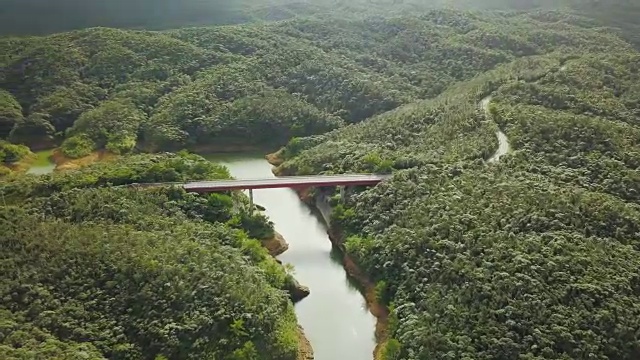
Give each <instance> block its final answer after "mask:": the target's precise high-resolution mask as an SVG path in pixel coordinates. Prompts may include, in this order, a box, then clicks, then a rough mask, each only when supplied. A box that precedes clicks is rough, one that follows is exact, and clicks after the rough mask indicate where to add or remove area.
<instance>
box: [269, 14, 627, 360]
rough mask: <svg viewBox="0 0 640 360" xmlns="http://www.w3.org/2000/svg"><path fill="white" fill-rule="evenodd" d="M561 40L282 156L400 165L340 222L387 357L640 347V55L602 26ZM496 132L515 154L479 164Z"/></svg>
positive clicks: (321, 163) (617, 354)
mask: <svg viewBox="0 0 640 360" xmlns="http://www.w3.org/2000/svg"><path fill="white" fill-rule="evenodd" d="M528 16H532V17H533V18H536V19H537V20H538V21H542V22H544V23H545V25H544V26H540V28H545V29H547V30H548V29H553V28H555V27H558V26H563V27H564V26H565V25H560V23H556V20H557V18H556V17H555V15H552V14H535V15H527V17H528ZM519 19H520V21H519V23H520V24H522V23H525V22H524V21H523V20H522V18H519ZM567 29H569V28H566V27H565V32H564V35H563V36H561V37H558V38H556V42H548V40H547V41H545V42H544V43H545V44H547V45H549V46H550V47H552V48H555V49H558V50H559V51H557V52H553V51H552V52H550V53H549V54H547V55H542V56H540V55H533V56H528V57H523V58H521V59H517V60H515V61H513V62H510V63H509V64H506V65H500V66H498V67H496V69H494V70H491V71H488V72H486V73H484V74H482V75H480V76H478V77H476V78H474V79H473V80H471V81H468V82H462V83H460V84H459V85H457V86H454V87H453V88H450V89H449V90H447V91H446V92H445V93H443V94H442V95H440V96H438V97H436V98H435V99H433V100H430V101H423V102H417V103H413V104H410V105H406V106H402V107H400V108H399V109H397V110H395V111H392V112H389V113H385V114H381V115H378V116H376V117H374V118H372V119H371V120H368V121H366V122H363V123H361V124H357V125H354V126H349V127H345V128H343V129H338V130H335V131H332V132H331V133H328V134H326V135H321V136H317V137H312V138H305V139H294V141H292V142H291V143H290V144H289V145H288V146H287V147H286V148H285V149H284V150H283V151H281V152H280V155H281V156H283V157H284V158H285V159H287V161H286V162H285V163H284V164H283V165H281V166H280V168H279V169H278V170H279V171H280V172H281V173H286V174H294V173H295V174H309V173H331V172H337V173H338V172H345V171H391V170H392V169H394V168H395V169H403V168H404V169H408V170H404V171H398V172H396V173H395V174H394V178H393V181H391V182H389V183H385V184H383V185H380V186H378V187H376V188H374V189H370V190H365V189H361V190H360V192H359V193H358V194H356V195H353V196H351V197H349V199H348V201H347V203H346V204H343V205H337V206H336V208H335V209H334V213H333V220H332V224H335V225H336V227H337V228H338V229H339V230H341V231H342V236H343V239H344V241H345V242H344V245H345V247H346V249H347V251H348V253H349V254H351V255H352V256H353V257H354V258H355V259H356V261H357V262H358V263H359V264H360V265H361V266H363V267H364V269H365V270H366V271H367V272H368V273H369V274H371V275H372V276H373V277H374V278H375V279H376V280H377V281H378V286H377V289H378V296H379V298H380V299H381V300H383V301H385V302H387V303H388V304H390V305H391V306H392V309H393V313H392V314H393V315H392V316H393V320H392V325H391V332H390V337H391V338H390V340H389V341H388V342H387V347H386V350H385V351H384V353H385V354H386V355H385V356H386V358H388V359H431V358H437V359H444V358H452V359H462V358H474V359H514V358H522V359H583V358H587V357H588V358H594V359H614V358H615V359H635V358H637V356H638V354H639V353H640V341H639V339H638V337H637V334H636V331H635V329H637V328H638V326H640V324H639V323H638V320H637V319H638V315H639V314H640V307H638V306H637V305H636V304H638V300H639V299H638V294H639V293H640V292H639V290H640V288H639V287H638V286H639V284H640V283H639V282H638V273H637V267H638V265H639V264H638V259H640V256H639V255H640V253H639V251H640V243H639V240H640V239H638V235H639V234H640V103H639V102H638V99H640V87H638V84H640V53H638V51H636V50H634V49H633V47H631V45H629V44H625V43H624V42H623V41H621V40H620V39H616V38H615V37H613V36H611V35H607V34H605V33H602V32H600V33H597V32H594V33H591V34H589V35H588V36H585V37H581V38H582V39H583V40H584V41H586V43H585V44H590V45H586V46H587V47H588V50H587V49H586V48H583V49H578V48H573V49H572V47H571V45H570V44H571V41H568V38H567V37H566V34H570V33H571V32H567V31H566V30H567ZM532 31H533V30H532ZM529 34H532V32H529ZM581 34H585V33H582V32H581ZM585 35H586V34H585ZM532 36H533V37H537V35H534V34H532ZM597 39H600V40H597ZM502 41H504V40H502ZM560 43H561V44H564V45H565V46H564V47H559V45H560ZM560 49H561V50H560ZM489 95H491V97H489V98H486V97H487V96H489ZM483 98H486V99H489V100H490V103H489V104H490V105H489V108H488V111H487V112H485V111H484V110H483V109H481V108H480V106H479V105H480V103H481V100H482V99H483ZM497 129H501V130H502V131H503V132H504V133H505V134H506V136H507V138H508V139H509V141H510V143H511V147H512V152H511V153H509V154H507V156H505V157H503V158H502V159H501V160H500V162H499V163H498V164H486V163H485V160H486V159H488V158H489V157H490V156H491V155H492V154H493V152H494V151H495V149H496V148H497V145H498V144H497V141H496V140H495V135H494V132H495V131H496V130H497Z"/></svg>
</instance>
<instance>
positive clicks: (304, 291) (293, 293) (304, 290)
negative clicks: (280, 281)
mask: <svg viewBox="0 0 640 360" xmlns="http://www.w3.org/2000/svg"><path fill="white" fill-rule="evenodd" d="M285 290H286V291H287V292H288V293H289V297H290V298H291V301H292V302H293V303H294V304H295V303H297V302H298V301H300V300H302V299H304V298H306V297H307V296H309V294H311V291H310V290H309V288H308V287H306V286H304V285H301V284H300V283H299V282H298V280H296V279H295V278H294V277H293V276H291V277H290V278H289V280H288V281H287V284H286V285H285Z"/></svg>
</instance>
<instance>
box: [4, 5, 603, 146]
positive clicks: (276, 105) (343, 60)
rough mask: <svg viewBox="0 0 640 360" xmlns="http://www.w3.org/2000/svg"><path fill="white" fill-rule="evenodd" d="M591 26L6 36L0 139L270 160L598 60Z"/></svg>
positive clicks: (541, 20)
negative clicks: (362, 125)
mask: <svg viewBox="0 0 640 360" xmlns="http://www.w3.org/2000/svg"><path fill="white" fill-rule="evenodd" d="M547 24H551V26H546V25H547ZM590 26H593V25H592V23H591V22H590V20H588V19H586V18H580V17H575V16H572V15H562V14H560V13H539V14H538V15H535V16H533V15H531V16H530V15H518V14H511V13H504V14H502V13H500V14H488V13H466V12H457V11H450V10H433V11H430V12H428V13H425V14H424V15H421V16H405V17H396V18H365V19H355V20H345V19H341V18H327V19H322V20H305V19H299V20H291V21H287V22H282V23H273V24H269V25H242V26H228V27H213V28H189V29H181V30H172V31H166V32H147V31H130V30H116V29H107V28H94V29H87V30H79V31H74V32H69V33H61V34H55V35H50V36H47V37H26V38H12V37H5V38H2V39H0V50H1V52H0V53H1V54H2V57H0V65H2V67H1V68H0V88H1V89H3V90H4V91H3V92H2V93H0V95H1V97H0V113H2V114H6V115H3V116H2V117H0V120H1V121H2V122H0V124H1V126H0V131H2V133H0V137H3V138H5V139H9V140H11V141H14V142H20V143H25V144H27V145H29V146H31V147H32V148H36V149H37V148H46V147H49V146H52V145H54V144H61V143H62V148H63V151H64V153H65V154H66V155H67V156H69V157H80V156H83V155H86V154H88V153H89V152H91V151H93V150H98V149H108V150H109V151H112V152H115V153H128V152H131V151H134V150H136V149H142V150H146V151H157V150H175V149H180V148H184V147H188V148H193V149H198V148H202V147H205V148H209V149H210V150H216V149H233V148H234V147H237V146H238V145H239V144H245V141H244V139H245V138H247V137H249V138H251V139H253V140H254V141H253V142H252V143H253V145H255V146H261V147H266V148H270V149H274V148H277V147H278V146H281V145H284V144H286V142H287V141H288V140H289V139H290V138H292V137H302V136H308V135H314V134H321V133H325V132H327V131H330V130H332V129H336V128H340V127H343V126H345V125H346V124H350V123H357V122H360V121H362V120H364V119H366V118H369V117H371V116H372V115H376V114H380V113H383V112H386V111H389V110H392V109H395V108H397V107H398V106H400V105H402V104H408V103H412V102H414V101H416V100H420V99H429V98H433V97H435V96H437V95H438V94H440V93H441V92H442V91H443V90H445V89H446V88H447V87H448V86H449V85H450V84H452V83H454V82H457V81H464V80H468V79H470V78H472V77H474V76H476V75H478V74H480V73H483V72H485V71H487V70H490V69H492V68H494V67H496V66H497V65H499V64H505V63H509V62H511V61H513V60H515V59H517V58H521V57H525V56H532V55H543V54H548V53H550V52H553V51H556V50H557V47H558V46H559V45H562V46H567V47H570V48H576V49H577V48H581V49H584V50H585V51H590V48H591V47H596V48H598V47H600V46H601V45H599V44H598V43H595V44H594V43H592V42H591V41H592V39H590V38H589V36H596V35H593V34H595V33H594V30H589V29H586V28H585V27H590ZM597 36H604V35H597ZM16 109H21V110H22V113H19V112H17V111H16ZM63 142H64V143H63ZM213 144H214V145H213Z"/></svg>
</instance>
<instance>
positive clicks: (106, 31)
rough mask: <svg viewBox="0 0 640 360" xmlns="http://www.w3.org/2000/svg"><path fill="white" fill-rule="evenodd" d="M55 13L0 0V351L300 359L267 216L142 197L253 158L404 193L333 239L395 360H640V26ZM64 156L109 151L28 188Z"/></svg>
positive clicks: (362, 208)
mask: <svg viewBox="0 0 640 360" xmlns="http://www.w3.org/2000/svg"><path fill="white" fill-rule="evenodd" d="M38 2H41V0H30V2H26V1H22V2H18V1H14V0H0V8H1V9H2V10H0V24H2V25H0V33H5V34H9V35H5V36H2V37H0V201H1V202H0V228H1V229H2V232H0V239H1V241H0V246H2V255H0V256H2V261H1V262H0V264H1V265H0V267H1V268H2V269H1V272H2V274H3V275H4V274H6V275H4V276H3V278H2V281H1V282H0V283H1V284H2V286H0V289H1V291H2V298H1V299H2V300H0V313H1V314H2V322H1V325H0V358H3V359H4V358H7V359H27V358H59V359H77V358H81V357H82V358H88V359H102V358H109V359H150V360H162V359H230V360H249V359H251V360H255V359H264V360H267V359H284V360H286V359H295V358H296V356H297V353H296V352H297V349H298V346H299V343H298V342H299V339H298V334H297V325H296V318H295V314H294V312H293V305H292V303H291V301H290V299H289V296H288V294H287V290H288V289H289V288H290V286H291V282H292V281H293V279H292V277H291V275H290V274H288V273H287V271H286V270H285V269H284V268H283V267H282V266H280V265H279V264H278V263H277V262H276V261H275V260H274V259H273V258H272V257H270V256H269V254H268V252H267V250H266V249H264V248H263V247H262V246H261V240H265V239H268V238H269V237H272V236H273V235H274V229H273V225H272V224H271V223H270V222H269V220H268V219H267V218H265V217H264V216H262V215H259V214H256V213H253V212H249V211H247V210H246V209H247V203H248V200H247V199H246V198H245V197H244V196H243V195H241V194H239V193H225V194H218V195H210V196H200V195H194V194H188V193H185V192H184V191H182V190H179V189H176V188H170V187H158V188H148V189H136V188H131V187H127V186H126V185H130V184H143V183H152V182H160V181H162V182H175V181H186V180H202V179H209V180H211V179H227V178H229V176H230V175H229V173H228V171H227V170H226V169H225V168H224V167H222V166H219V165H216V164H214V163H211V162H208V161H205V160H204V159H203V158H201V157H200V156H198V155H193V154H192V153H190V152H187V151H184V149H186V150H188V151H192V152H208V151H236V150H237V149H247V148H250V149H252V150H255V149H259V150H264V151H265V153H266V152H273V151H277V150H278V149H279V151H277V156H278V157H279V160H280V161H282V164H281V165H279V166H278V167H277V168H276V170H275V171H276V172H277V173H278V174H281V175H307V174H334V173H349V172H376V173H391V174H393V177H392V179H391V180H389V181H386V182H383V183H381V184H380V185H378V186H376V187H375V188H359V189H356V191H355V193H354V194H352V195H351V196H349V198H347V199H341V201H336V202H334V203H333V204H334V209H333V214H332V222H331V223H332V225H333V226H334V228H335V229H334V230H335V231H336V232H337V233H339V234H340V239H339V241H340V242H341V244H342V246H343V247H344V250H345V251H346V253H347V254H348V255H349V256H350V257H351V258H353V259H354V260H355V262H356V263H357V264H358V265H359V266H360V267H361V268H362V269H363V270H364V271H365V272H366V273H367V274H368V275H369V276H370V277H371V278H372V280H374V281H375V283H376V293H377V297H378V300H379V301H380V302H382V303H384V304H385V305H387V306H388V307H389V309H390V311H391V319H390V324H389V329H387V330H388V337H387V338H386V339H385V343H384V344H383V347H382V352H381V354H382V355H381V359H377V360H400V359H402V360H419V359H487V360H488V359H505V360H507V359H509V360H511V359H527V360H534V359H603V360H604V359H622V360H625V359H630V360H631V359H637V357H638V354H640V338H639V337H638V335H637V329H638V328H640V320H638V319H640V305H638V304H640V277H639V276H640V275H639V274H638V271H637V269H638V266H640V256H639V255H640V253H639V251H640V52H639V51H638V49H639V48H640V47H639V46H640V41H639V38H638V37H637V36H638V35H637V34H639V33H640V31H638V30H640V29H639V28H638V26H639V25H638V23H637V19H638V16H640V5H638V4H635V3H634V2H632V1H630V0H618V1H615V2H611V3H610V4H602V3H600V2H597V1H587V0H584V1H579V0H567V1H562V2H553V4H552V3H551V2H547V1H544V0H539V1H535V0H531V1H525V0H522V1H507V0H494V1H490V2H482V4H479V2H474V1H471V0H467V1H463V0H459V1H447V2H446V3H447V4H443V3H445V1H443V2H432V3H430V4H429V5H428V6H427V4H425V2H421V1H417V0H406V1H395V2H394V1H388V2H385V1H376V2H373V3H371V2H367V1H364V0H363V1H354V2H348V3H345V2H341V1H320V0H318V1H308V2H293V1H288V0H273V1H269V2H266V1H264V2H263V1H258V2H251V4H248V2H242V1H238V2H225V3H224V6H223V3H222V2H216V1H212V3H211V6H212V8H210V9H209V10H211V9H215V10H216V11H217V13H216V14H217V15H216V16H219V17H218V18H216V17H215V16H207V11H206V10H207V9H203V8H199V7H198V6H201V5H202V4H203V3H202V2H196V1H185V2H184V4H183V5H182V6H181V7H180V12H176V13H174V16H172V17H170V18H166V16H167V14H169V13H168V12H157V13H156V12H146V11H138V12H136V11H129V12H126V11H121V10H120V11H116V10H115V8H113V9H111V8H110V9H105V8H102V7H100V6H98V5H96V4H98V2H94V1H86V2H83V5H82V6H75V5H77V2H74V1H70V0H67V1H62V0H58V1H54V2H48V3H50V4H51V6H55V9H57V10H59V11H66V10H65V9H73V10H74V11H75V12H74V11H69V12H68V14H69V18H68V20H67V21H65V22H58V21H59V20H56V19H58V18H55V17H49V18H50V21H40V20H38V21H39V22H38V23H39V24H40V25H41V27H34V26H30V25H29V23H28V22H24V21H23V22H21V21H20V17H19V15H22V16H25V12H26V10H25V9H24V7H23V6H24V5H25V4H31V3H33V4H37V3H38ZM147 2H148V1H147ZM58 3H59V4H58ZM114 3H118V2H114ZM143 3H145V1H143V0H137V1H132V2H127V4H128V6H131V7H132V8H133V9H145V7H144V6H142V5H140V4H143ZM172 3H174V2H172V1H168V0H167V1H166V4H167V5H166V6H170V5H171V4H172ZM3 4H6V5H7V6H4V5H3ZM74 4H75V5H74ZM9 5H10V6H9ZM58 5H59V6H58ZM174 5H175V3H174ZM443 5H447V7H446V8H445V7H442V6H443ZM65 6H70V8H65ZM39 9H40V11H42V9H46V8H45V7H39ZM347 9H348V10H347ZM124 13H127V15H126V16H125V15H124ZM86 14H94V16H93V17H92V16H84V15H86ZM96 14H106V15H108V16H102V17H100V19H99V20H98V19H97V15H96ZM194 14H199V15H200V16H201V17H200V18H198V16H195V15H194ZM39 16H44V15H42V14H41V15H39ZM7 18H11V19H12V21H11V22H7V21H4V20H2V19H7ZM36 19H38V16H36V14H33V17H32V20H29V21H35V20H36ZM81 19H82V20H81ZM99 21H102V22H99ZM194 24H195V25H199V26H196V27H187V26H188V25H194ZM205 25H206V26H205ZM94 26H104V27H94ZM61 31H66V32H61ZM22 34H29V36H18V35H22ZM32 35H33V36H32ZM483 100H486V102H487V103H488V106H487V107H486V108H484V107H483V106H482V105H481V104H482V101H483ZM498 130H499V131H502V132H503V133H504V134H505V135H506V137H507V138H508V140H509V143H510V145H511V151H510V152H509V153H508V154H507V155H506V156H504V157H502V158H501V159H500V160H499V161H498V162H496V163H490V162H489V161H488V159H490V158H491V157H492V155H493V154H494V152H495V151H496V149H497V148H498V140H497V138H496V132H497V131H498ZM247 139H249V141H247ZM54 147H56V148H58V150H59V152H60V154H61V156H64V157H65V158H66V159H77V158H83V157H86V156H87V155H90V154H95V153H96V152H107V153H112V154H116V155H118V156H119V157H118V161H110V162H109V161H107V162H101V163H96V164H92V165H89V166H87V167H83V168H80V169H76V170H67V171H61V172H54V173H53V174H49V175H43V176H34V175H25V174H23V171H24V169H25V166H28V164H29V162H30V161H32V159H33V158H34V156H35V155H34V153H33V152H34V151H37V150H41V149H50V148H54ZM168 152H172V153H168ZM338 196H339V195H337V194H335V195H334V197H338ZM116 294H119V295H118V296H116Z"/></svg>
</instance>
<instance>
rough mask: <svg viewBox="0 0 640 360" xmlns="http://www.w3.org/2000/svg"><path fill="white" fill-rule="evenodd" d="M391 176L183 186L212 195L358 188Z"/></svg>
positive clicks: (207, 183)
mask: <svg viewBox="0 0 640 360" xmlns="http://www.w3.org/2000/svg"><path fill="white" fill-rule="evenodd" d="M390 177H391V175H376V174H354V175H351V174H344V175H315V176H284V177H276V178H272V179H240V180H217V181H197V182H190V183H186V184H182V187H183V188H184V189H185V190H187V191H190V192H197V193H210V192H216V191H227V190H254V189H273V188H292V189H294V188H308V187H318V186H357V185H369V186H371V185H375V184H377V183H379V182H381V181H382V180H385V179H388V178H390Z"/></svg>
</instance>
